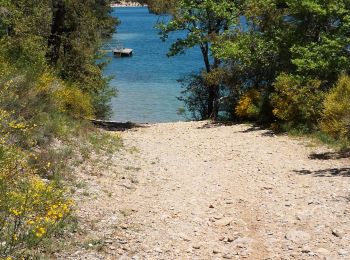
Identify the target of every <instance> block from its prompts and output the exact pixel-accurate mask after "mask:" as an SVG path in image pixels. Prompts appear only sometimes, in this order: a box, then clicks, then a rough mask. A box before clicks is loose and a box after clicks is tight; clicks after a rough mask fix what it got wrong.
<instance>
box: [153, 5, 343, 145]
mask: <svg viewBox="0 0 350 260" xmlns="http://www.w3.org/2000/svg"><path fill="white" fill-rule="evenodd" d="M167 2H168V4H167V5H169V6H171V8H170V9H168V12H169V13H171V14H172V19H171V20H170V21H169V22H165V23H160V24H158V27H159V28H160V31H161V33H162V38H163V40H166V39H167V37H168V35H169V34H170V33H172V32H174V31H184V32H185V37H183V38H182V39H178V40H177V41H176V42H174V43H173V45H172V47H171V49H170V51H169V55H177V54H181V53H184V52H185V51H186V49H187V48H191V47H200V49H201V51H202V54H203V61H204V69H203V71H202V72H201V73H200V74H195V75H193V76H190V77H188V78H186V79H185V80H184V81H183V85H184V87H185V89H184V91H183V94H184V95H183V96H182V97H181V99H182V100H184V101H185V102H186V104H187V107H188V109H189V111H191V112H192V114H193V116H194V117H195V118H200V119H203V118H212V119H216V118H217V117H218V116H221V117H224V118H226V119H230V120H254V121H256V122H258V123H262V124H265V125H270V126H273V127H274V128H275V129H279V130H286V129H298V130H302V131H303V132H311V131H319V130H320V129H322V130H323V131H324V132H326V133H327V134H329V135H331V136H333V137H334V138H337V139H339V138H340V139H343V140H345V141H347V142H349V139H350V123H349V104H350V98H349V95H348V92H349V89H350V81H349V77H348V76H347V74H348V73H349V69H350V62H349V61H350V59H349V58H350V49H349V46H350V38H349V27H350V2H349V1H347V0H340V1H335V0H334V1H333V0H331V1H323V0H307V1H301V0H261V1H260V0H244V1H230V0H220V1H217V0H215V1H214V0H200V1H197V0H178V1H170V2H169V1H167ZM149 3H150V8H151V9H152V10H154V11H155V12H164V10H163V9H164V7H165V6H164V1H162V0H150V1H149Z"/></svg>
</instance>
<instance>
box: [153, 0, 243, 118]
mask: <svg viewBox="0 0 350 260" xmlns="http://www.w3.org/2000/svg"><path fill="white" fill-rule="evenodd" d="M237 19H238V17H237V13H236V9H235V5H234V3H233V1H229V0H216V1H215V0H180V1H178V2H177V3H176V6H175V9H174V12H173V13H172V19H171V20H170V21H169V22H166V23H164V22H161V23H159V24H158V28H159V29H160V31H161V35H162V39H163V40H166V39H167V38H168V36H169V34H170V33H172V32H175V31H184V32H185V33H186V34H185V36H184V37H183V38H179V39H177V40H176V41H175V42H174V43H173V44H172V46H171V48H170V50H169V53H168V56H174V55H178V54H181V53H184V52H185V50H186V49H188V48H192V47H195V46H197V47H199V48H200V50H201V53H202V57H203V62H204V66H205V72H206V73H211V72H212V71H213V70H216V69H217V68H219V66H220V59H218V58H216V57H212V54H211V51H210V46H211V43H212V42H213V41H214V39H215V38H217V37H218V36H219V35H221V34H223V33H224V32H225V31H227V30H229V28H230V27H232V26H233V25H235V23H236V22H237ZM206 91H207V94H208V95H207V96H208V100H207V113H206V117H207V118H211V119H216V117H217V115H218V109H219V108H218V106H219V98H220V96H219V84H210V85H208V86H206Z"/></svg>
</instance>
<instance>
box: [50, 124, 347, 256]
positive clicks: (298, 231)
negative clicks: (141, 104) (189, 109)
mask: <svg viewBox="0 0 350 260" xmlns="http://www.w3.org/2000/svg"><path fill="white" fill-rule="evenodd" d="M122 138H123V140H124V143H125V149H124V150H123V151H121V152H118V153H116V154H113V155H110V156H105V157H103V156H99V157H97V158H96V160H95V162H94V163H92V165H91V166H89V165H85V166H84V167H83V168H79V169H77V175H78V178H79V179H80V180H82V181H84V182H85V183H86V184H85V185H84V186H85V188H84V191H82V190H81V191H80V192H79V190H78V192H76V199H77V201H78V202H77V205H78V207H79V208H78V216H79V219H80V223H81V226H80V229H79V230H78V231H77V232H76V233H74V234H73V235H72V239H71V240H72V243H71V244H70V246H68V245H67V247H66V248H65V250H63V251H62V252H58V253H57V255H56V257H57V258H59V259H292V258H294V259H349V258H348V257H349V252H350V224H349V219H350V218H349V217H350V207H349V206H350V162H349V159H341V160H320V159H318V160H317V159H310V158H309V156H310V154H311V153H317V154H319V155H321V154H322V153H323V152H326V150H325V149H324V148H315V147H312V145H311V144H310V143H309V142H307V141H305V140H304V141H303V140H299V139H291V138H289V137H286V136H274V135H271V134H270V133H269V132H268V131H262V130H258V129H255V128H251V127H250V126H247V125H233V126H224V125H211V124H210V123H208V122H188V123H185V122H182V123H167V124H155V125H149V126H146V127H144V128H138V129H133V130H129V131H127V132H124V133H122ZM318 158H319V157H318ZM98 164H100V165H101V166H104V167H103V168H102V169H105V170H101V168H98V167H97V165H98ZM106 165H109V167H107V168H106V167H105V166H106ZM94 167H97V168H96V169H95V168H94ZM87 193H88V194H89V196H86V194H87Z"/></svg>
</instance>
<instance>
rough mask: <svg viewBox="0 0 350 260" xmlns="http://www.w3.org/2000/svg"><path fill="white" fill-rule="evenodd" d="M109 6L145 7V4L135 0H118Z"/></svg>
mask: <svg viewBox="0 0 350 260" xmlns="http://www.w3.org/2000/svg"><path fill="white" fill-rule="evenodd" d="M111 7H112V8H113V7H147V5H146V4H140V3H137V2H124V1H121V2H118V3H114V4H111Z"/></svg>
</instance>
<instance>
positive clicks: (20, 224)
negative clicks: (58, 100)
mask: <svg viewBox="0 0 350 260" xmlns="http://www.w3.org/2000/svg"><path fill="white" fill-rule="evenodd" d="M0 115H1V116H0V122H1V125H0V133H1V138H0V258H2V257H18V256H22V257H23V256H24V255H25V253H24V251H27V250H30V249H32V248H33V247H35V246H37V245H38V244H40V242H42V240H43V239H44V238H46V237H48V236H50V235H52V233H54V232H55V231H57V228H58V226H59V225H60V224H61V222H62V221H63V220H64V219H65V218H66V217H67V216H68V214H69V213H70V211H71V206H72V202H71V201H70V200H69V199H66V198H65V196H64V190H63V189H61V188H60V187H59V186H58V185H57V184H56V183H55V182H50V181H48V180H43V179H41V178H40V177H39V176H38V174H37V172H38V170H37V169H36V168H34V167H32V166H31V165H30V164H29V163H28V161H29V159H30V157H36V154H35V153H33V152H29V151H26V150H23V149H21V148H20V147H18V146H16V145H15V144H13V143H12V141H11V139H12V135H13V132H12V131H11V129H14V130H13V131H23V132H25V131H27V129H28V126H26V125H25V124H23V123H21V122H16V121H15V120H13V119H11V117H10V115H11V113H10V112H7V111H5V110H3V109H0ZM45 167H46V169H47V170H48V171H49V169H50V167H51V164H50V163H47V165H46V166H45Z"/></svg>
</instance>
